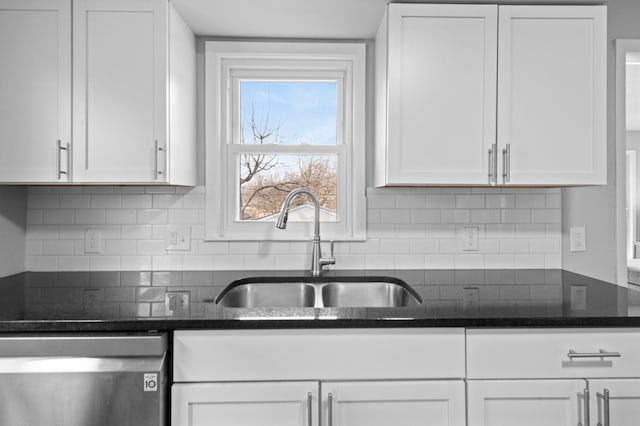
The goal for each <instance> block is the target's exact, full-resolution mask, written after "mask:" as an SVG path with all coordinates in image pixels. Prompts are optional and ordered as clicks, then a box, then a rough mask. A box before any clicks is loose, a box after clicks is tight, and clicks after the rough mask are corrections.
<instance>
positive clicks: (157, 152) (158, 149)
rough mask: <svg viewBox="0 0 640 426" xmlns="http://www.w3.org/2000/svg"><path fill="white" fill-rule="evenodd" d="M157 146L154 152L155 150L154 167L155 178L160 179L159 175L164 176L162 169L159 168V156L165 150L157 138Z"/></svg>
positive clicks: (155, 142)
mask: <svg viewBox="0 0 640 426" xmlns="http://www.w3.org/2000/svg"><path fill="white" fill-rule="evenodd" d="M154 144H155V147H154V152H153V159H154V163H153V169H154V173H155V174H154V179H155V180H158V176H162V170H160V168H159V163H160V162H159V161H158V156H159V155H160V153H161V152H162V151H163V149H162V147H161V146H160V145H159V144H158V139H156V140H155V141H154Z"/></svg>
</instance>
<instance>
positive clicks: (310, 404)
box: [307, 392, 313, 426]
mask: <svg viewBox="0 0 640 426" xmlns="http://www.w3.org/2000/svg"><path fill="white" fill-rule="evenodd" d="M307 425H309V426H312V425H313V394H312V393H311V392H309V393H308V394H307Z"/></svg>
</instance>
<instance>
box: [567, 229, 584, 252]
mask: <svg viewBox="0 0 640 426" xmlns="http://www.w3.org/2000/svg"><path fill="white" fill-rule="evenodd" d="M569 250H570V251H587V232H586V230H585V228H581V227H580V228H569Z"/></svg>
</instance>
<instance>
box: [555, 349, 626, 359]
mask: <svg viewBox="0 0 640 426" xmlns="http://www.w3.org/2000/svg"><path fill="white" fill-rule="evenodd" d="M567 356H568V357H569V359H573V358H620V357H621V356H622V354H621V353H620V352H607V351H605V350H602V349H601V350H600V352H576V351H574V350H573V349H570V350H569V353H568V354H567Z"/></svg>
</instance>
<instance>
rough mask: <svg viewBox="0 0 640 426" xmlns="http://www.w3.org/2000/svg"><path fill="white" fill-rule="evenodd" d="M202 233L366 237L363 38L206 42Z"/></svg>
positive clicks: (268, 237) (210, 236) (212, 236)
mask: <svg viewBox="0 0 640 426" xmlns="http://www.w3.org/2000/svg"><path fill="white" fill-rule="evenodd" d="M205 75H206V77H205V86H206V89H205V90H206V93H205V139H206V170H207V171H206V198H207V202H206V206H207V208H206V227H205V230H206V238H207V239H211V240H215V239H223V240H296V239H309V238H310V236H311V235H312V232H313V227H312V225H313V220H314V214H315V211H314V206H313V204H312V203H311V200H310V199H308V198H307V197H306V196H304V195H300V196H298V197H297V198H296V199H295V200H293V203H292V205H291V209H290V211H289V226H288V227H287V229H286V230H284V231H283V230H277V229H275V220H276V218H277V215H278V212H279V211H280V206H281V205H282V202H283V200H284V198H285V197H286V195H287V194H288V193H289V192H290V191H292V190H293V189H296V188H300V187H305V188H307V189H310V190H311V191H312V192H313V193H314V194H315V195H316V197H317V198H318V201H319V203H320V220H321V222H322V223H321V235H322V237H323V239H328V238H332V239H343V240H353V239H364V236H365V235H364V234H365V223H366V221H365V214H366V209H365V184H364V179H365V178H364V155H365V150H364V110H365V103H364V82H365V64H364V45H363V44H347V43H247V42H206V55H205Z"/></svg>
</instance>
